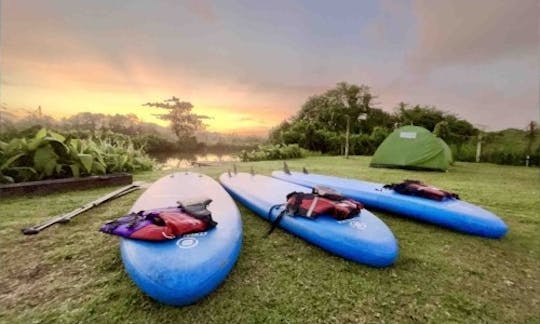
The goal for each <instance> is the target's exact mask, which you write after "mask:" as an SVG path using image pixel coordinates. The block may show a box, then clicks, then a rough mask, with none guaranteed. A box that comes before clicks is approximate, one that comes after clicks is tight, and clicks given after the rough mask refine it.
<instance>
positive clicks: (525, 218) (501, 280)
mask: <svg viewBox="0 0 540 324" xmlns="http://www.w3.org/2000/svg"><path fill="white" fill-rule="evenodd" d="M288 163H289V166H290V168H291V169H296V170H300V169H301V168H302V167H303V166H305V167H307V168H308V170H309V171H311V172H313V173H324V174H333V175H338V176H345V177H354V178H360V179H365V180H371V181H377V182H385V183H390V182H396V181H399V180H402V179H405V178H412V179H421V180H424V181H425V182H428V183H432V184H434V185H436V186H439V187H442V188H446V189H448V190H451V191H456V192H458V193H459V194H460V195H461V197H462V198H463V199H465V200H468V201H470V202H472V203H476V204H479V205H481V206H483V207H485V208H487V209H489V210H491V211H493V212H495V213H496V214H498V215H500V216H501V217H502V218H503V219H504V221H505V222H506V223H507V224H508V225H509V227H510V231H509V233H508V235H507V236H506V237H505V238H503V239H501V240H490V239H484V238H479V237H474V236H469V235H464V234H460V233H456V232H452V231H450V230H446V229H443V228H439V227H436V226H432V225H429V224H425V223H420V222H416V221H412V220H408V219H406V218H402V217H399V216H396V215H391V214H386V213H381V212H377V213H376V214H377V215H378V216H379V217H380V218H381V219H382V220H384V221H385V222H386V223H387V224H388V226H390V228H391V229H392V230H393V232H394V234H395V236H396V237H397V239H398V241H399V245H400V256H399V259H398V261H397V263H396V264H395V265H394V266H392V267H389V268H386V269H372V268H369V267H366V266H363V265H359V264H355V263H352V262H349V261H346V260H343V259H341V258H339V257H336V256H333V255H330V254H329V253H327V252H325V251H323V250H321V249H319V248H317V247H315V246H313V245H310V244H308V243H306V242H304V241H303V240H301V239H299V238H296V237H294V236H292V235H290V234H288V233H286V232H284V231H282V230H276V231H275V232H274V233H273V234H272V235H271V236H270V237H268V238H265V237H264V235H265V234H266V232H267V230H268V228H269V224H268V223H267V222H265V221H263V220H262V219H260V218H259V217H258V216H256V215H254V214H253V213H251V212H250V211H248V210H247V209H246V208H244V207H243V206H239V207H240V211H241V213H242V219H243V225H244V244H243V248H242V253H241V256H240V258H239V261H238V263H237V265H236V267H235V268H234V269H233V271H232V273H231V274H230V276H229V277H228V278H227V279H226V281H225V282H224V284H223V285H221V286H220V287H219V288H218V289H217V290H216V291H215V292H214V293H212V294H211V295H209V296H208V297H206V298H205V299H203V300H201V301H200V302H199V303H197V304H196V305H193V306H189V307H183V308H174V307H168V306H164V305H161V304H159V303H156V302H154V301H153V300H152V299H150V298H148V297H146V296H145V295H144V294H143V293H142V292H140V291H139V290H138V289H137V287H136V286H135V285H134V284H133V283H132V282H131V280H130V279H129V277H128V276H127V275H126V273H125V272H124V270H123V266H122V262H121V259H120V254H119V249H118V239H117V238H115V237H112V236H108V235H105V234H102V233H100V232H98V228H99V226H100V225H101V224H103V223H104V222H105V221H106V220H109V219H114V218H116V217H119V216H121V215H123V214H125V213H126V212H127V211H128V210H129V208H130V206H131V205H132V204H133V203H134V201H135V200H136V198H137V197H138V195H140V194H141V192H135V193H132V194H129V195H127V196H124V197H122V198H119V199H117V200H114V201H113V202H110V203H106V204H104V205H102V206H99V207H97V208H95V209H93V210H91V211H89V212H86V213H84V214H82V215H80V216H78V217H76V218H75V219H73V221H72V222H71V223H69V224H65V225H55V226H54V227H52V228H49V229H47V230H45V231H44V232H42V233H41V234H38V235H35V236H24V235H22V234H21V232H20V229H21V228H22V227H25V226H28V225H33V224H35V223H38V222H41V221H43V220H45V219H47V218H49V217H52V216H54V215H57V214H59V213H63V212H67V211H70V210H72V209H74V208H76V207H78V206H80V205H82V204H84V203H86V202H89V201H91V200H94V199H95V198H97V197H99V196H101V195H103V194H105V193H107V192H109V191H112V190H113V188H101V189H96V190H86V191H74V192H70V193H59V194H54V195H48V196H41V197H31V196H28V197H19V198H9V199H4V198H2V199H1V200H0V237H1V244H0V258H1V259H0V265H1V273H0V322H6V323H29V322H36V323H39V322H44V323H45V322H96V323H98V322H99V323H101V322H103V323H112V322H133V323H149V322H183V323H201V322H202V323H205V322H215V323H226V322H231V323H234V322H250V323H260V322H267V323H278V322H279V323H332V322H333V323H347V322H416V321H419V322H448V321H455V322H506V323H508V322H526V321H530V322H538V321H540V304H539V303H540V301H539V299H540V297H539V296H540V273H539V269H540V235H539V230H540V213H539V212H538V211H539V210H540V170H539V169H538V168H524V167H511V166H497V165H491V164H473V163H457V164H456V165H455V166H453V167H452V168H451V169H450V170H449V172H447V173H437V172H413V171H405V170H391V169H374V168H369V167H368V164H369V157H352V158H351V159H348V160H345V159H343V158H341V157H312V158H307V159H299V160H292V161H289V162H288ZM281 166H282V162H279V161H265V162H254V163H239V164H238V169H239V171H246V172H249V170H250V167H253V168H254V169H255V171H256V172H258V173H261V174H270V172H271V171H273V170H276V169H280V168H281ZM229 168H231V166H230V165H223V166H219V167H202V168H194V169H193V171H198V172H203V173H207V174H209V175H211V176H213V177H215V178H217V177H218V176H219V174H221V173H222V172H226V170H227V169H229ZM170 172H171V171H156V172H148V173H144V174H140V175H137V176H136V180H149V181H152V180H156V179H158V178H159V177H161V176H163V175H165V174H167V173H170Z"/></svg>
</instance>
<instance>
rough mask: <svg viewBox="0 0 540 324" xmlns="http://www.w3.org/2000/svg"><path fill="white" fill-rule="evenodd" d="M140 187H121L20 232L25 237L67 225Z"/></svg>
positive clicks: (138, 185) (134, 185)
mask: <svg viewBox="0 0 540 324" xmlns="http://www.w3.org/2000/svg"><path fill="white" fill-rule="evenodd" d="M140 188H141V186H140V183H132V184H130V185H128V186H125V187H122V188H120V189H117V190H115V191H113V192H110V193H108V194H106V195H105V196H103V197H100V198H98V199H96V200H94V201H91V202H89V203H87V204H85V205H83V206H81V207H79V208H77V209H75V210H73V211H71V212H69V213H66V214H62V215H59V216H57V217H54V218H52V219H50V220H48V221H45V222H43V223H41V224H38V225H35V226H32V227H26V228H23V229H22V232H23V234H25V235H31V234H38V233H39V232H41V231H42V230H44V229H46V228H48V227H50V226H52V225H54V224H56V223H67V222H69V221H70V220H71V219H72V218H73V217H75V216H77V215H80V214H82V213H83V212H85V211H87V210H89V209H92V208H94V207H96V206H98V205H100V204H102V203H104V202H107V201H109V200H112V199H115V198H118V197H121V196H123V195H126V194H128V193H130V192H132V191H135V190H138V189H140Z"/></svg>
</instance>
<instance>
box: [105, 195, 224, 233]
mask: <svg viewBox="0 0 540 324" xmlns="http://www.w3.org/2000/svg"><path fill="white" fill-rule="evenodd" d="M210 202H211V200H210V199H208V200H204V201H201V202H198V203H194V204H189V205H182V204H180V206H178V207H167V208H159V209H152V210H146V211H140V212H138V213H131V214H129V215H126V216H123V217H120V218H119V219H117V220H114V221H112V222H108V223H106V224H105V225H103V226H102V227H101V228H100V230H101V231H102V232H105V233H109V234H114V235H118V236H122V237H127V238H131V239H138V240H146V241H164V240H171V239H174V238H176V237H179V236H182V235H184V234H189V233H196V232H203V231H206V230H209V229H211V228H213V227H215V226H216V225H217V223H216V222H215V221H214V220H213V219H212V215H211V213H210V211H209V210H208V209H206V206H207V205H208V204H209V203H210Z"/></svg>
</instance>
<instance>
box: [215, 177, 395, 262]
mask: <svg viewBox="0 0 540 324" xmlns="http://www.w3.org/2000/svg"><path fill="white" fill-rule="evenodd" d="M219 180H220V182H221V184H222V185H223V186H224V187H225V189H226V190H227V191H228V192H229V193H230V194H231V195H232V196H233V197H234V198H235V199H236V200H238V201H239V202H241V203H242V204H244V205H245V206H246V207H248V208H249V209H250V210H252V211H253V212H255V213H256V214H257V215H259V216H261V217H262V218H264V219H266V220H268V221H273V220H275V218H276V217H277V216H278V215H279V213H280V212H281V211H282V210H283V209H284V208H285V207H284V206H283V205H282V206H278V207H276V208H273V209H272V212H271V213H270V214H269V211H270V209H271V208H272V207H273V206H275V205H277V204H284V203H285V202H286V196H287V194H289V193H291V192H293V191H296V192H310V190H309V189H307V188H305V187H303V186H299V185H295V184H292V183H288V182H285V181H282V180H278V179H274V178H271V177H267V176H262V175H252V174H249V173H238V174H231V175H229V174H228V173H224V174H222V175H221V176H220V178H219ZM279 226H280V227H281V228H283V229H285V230H287V231H288V232H290V233H292V234H294V235H296V236H298V237H300V238H302V239H304V240H306V241H308V242H310V243H312V244H314V245H317V246H319V247H321V248H323V249H324V250H327V251H328V252H331V253H333V254H336V255H339V256H341V257H343V258H345V259H348V260H352V261H355V262H358V263H363V264H366V265H369V266H373V267H386V266H389V265H391V264H392V263H394V261H395V260H396V258H397V256H398V250H399V248H398V244H397V241H396V238H395V237H394V234H392V232H391V231H390V229H389V228H388V226H386V224H385V223H383V222H382V221H381V220H380V219H379V218H377V217H376V216H375V215H373V214H372V213H370V212H369V211H367V210H366V209H362V211H361V213H360V215H359V216H356V217H353V218H350V219H347V220H342V221H338V220H336V219H334V218H332V217H331V216H326V215H321V216H319V217H318V218H316V219H309V218H306V217H301V216H295V217H293V216H289V215H287V214H285V216H284V217H283V218H282V220H281V221H280V222H279Z"/></svg>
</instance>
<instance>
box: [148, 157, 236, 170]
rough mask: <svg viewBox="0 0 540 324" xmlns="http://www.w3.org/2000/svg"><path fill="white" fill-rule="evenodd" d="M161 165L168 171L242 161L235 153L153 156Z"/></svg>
mask: <svg viewBox="0 0 540 324" xmlns="http://www.w3.org/2000/svg"><path fill="white" fill-rule="evenodd" d="M152 157H153V158H155V159H156V160H157V161H158V162H159V163H160V164H161V165H162V168H163V169H165V170H167V169H185V168H192V167H194V166H199V165H202V166H205V165H219V164H221V163H223V162H238V161H240V159H239V158H238V156H237V155H236V154H234V153H167V154H162V153H161V154H152Z"/></svg>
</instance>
